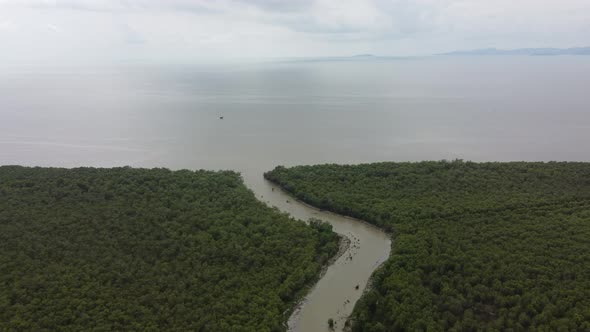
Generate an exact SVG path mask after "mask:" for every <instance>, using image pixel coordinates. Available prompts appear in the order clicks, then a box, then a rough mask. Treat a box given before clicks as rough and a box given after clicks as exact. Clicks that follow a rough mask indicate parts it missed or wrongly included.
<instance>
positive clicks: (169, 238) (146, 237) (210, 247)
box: [0, 166, 337, 331]
mask: <svg viewBox="0 0 590 332" xmlns="http://www.w3.org/2000/svg"><path fill="white" fill-rule="evenodd" d="M336 251H337V238H336V235H335V234H334V233H333V232H332V231H331V227H330V226H329V225H327V224H323V223H317V222H314V223H312V225H311V227H309V226H307V225H305V224H304V223H302V222H299V221H295V220H293V219H291V218H289V217H288V216H287V215H285V214H281V213H280V212H279V211H277V210H275V209H271V208H268V207H267V206H265V205H264V204H263V203H261V202H259V201H258V200H257V199H256V198H255V197H254V195H253V194H252V192H251V191H249V190H248V189H247V188H246V187H245V186H244V184H243V183H242V180H241V178H240V176H239V174H236V173H233V172H209V171H196V172H193V171H186V170H185V171H174V172H173V171H169V170H166V169H151V170H148V169H131V168H115V169H94V168H79V169H56V168H24V167H17V166H5V167H0V269H1V273H0V330H2V331H6V330H26V331H41V330H52V331H54V330H59V331H86V330H93V331H112V330H118V331H132V330H135V331H161V330H176V331H280V330H284V329H285V327H284V321H285V320H286V318H287V317H285V311H286V310H288V309H289V308H291V307H292V305H293V301H294V300H295V299H296V298H297V297H298V296H301V295H302V294H301V293H302V292H304V291H305V287H306V286H308V285H309V284H310V282H312V281H313V280H314V279H316V278H317V276H318V274H319V271H320V268H321V265H322V264H324V263H325V262H326V260H327V259H328V258H329V257H330V256H332V255H334V254H335V252H336Z"/></svg>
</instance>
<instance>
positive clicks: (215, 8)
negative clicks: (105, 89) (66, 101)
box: [0, 0, 590, 65]
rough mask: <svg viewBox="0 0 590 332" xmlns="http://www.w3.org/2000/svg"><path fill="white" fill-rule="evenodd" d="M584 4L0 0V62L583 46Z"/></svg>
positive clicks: (568, 0)
mask: <svg viewBox="0 0 590 332" xmlns="http://www.w3.org/2000/svg"><path fill="white" fill-rule="evenodd" d="M588 35H590V2H588V1H583V0H565V1H561V2H559V3H557V2H554V1H533V0H524V1H519V2H514V1H509V0H499V1H494V2H490V1H485V0H475V1H469V2H467V1H460V0H393V1H384V0H362V1H335V0H295V1H288V2H287V1H276V0H255V1H240V0H223V1H215V2H211V1H204V0H167V1H164V0H127V1H116V0H102V1H101V0H77V1H72V0H0V48H1V49H2V53H1V54H0V62H2V63H5V64H6V63H8V64H22V63H34V64H49V65H51V64H79V63H105V64H108V63H170V64H173V63H206V62H231V61H234V62H235V61H252V60H265V59H276V58H309V57H327V56H354V55H357V54H375V55H381V56H428V55H432V54H439V53H445V52H452V51H457V50H473V49H482V48H499V49H514V48H536V47H556V48H569V47H584V46H588V39H587V36H588Z"/></svg>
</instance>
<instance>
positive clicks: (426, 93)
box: [0, 57, 590, 170]
mask: <svg viewBox="0 0 590 332" xmlns="http://www.w3.org/2000/svg"><path fill="white" fill-rule="evenodd" d="M220 116H223V117H224V119H223V120H220V119H219V117H220ZM588 142H590V57H479V58H468V57H465V58H464V57H449V58H444V57H439V58H424V59H406V60H391V61H367V62H358V61H357V62H345V61H343V62H283V63H265V64H250V65H231V66H225V67H224V66H217V67H199V66H194V67H191V66H184V67H180V66H177V67H172V66H170V67H166V66H159V67H158V66H129V67H101V68H79V67H78V68H65V67H62V68H47V67H45V68H40V67H11V68H2V71H1V72H0V164H26V165H51V166H76V165H95V166H114V165H132V166H150V167H151V166H165V167H171V168H211V169H219V168H223V169H237V170H242V169H252V168H260V167H265V168H267V169H270V168H272V167H274V166H275V165H277V164H287V165H292V164H309V163H326V162H336V163H358V162H368V161H378V160H379V161H381V160H396V161H401V160H423V159H444V158H445V159H453V158H463V159H469V160H590V149H588V146H587V143H588Z"/></svg>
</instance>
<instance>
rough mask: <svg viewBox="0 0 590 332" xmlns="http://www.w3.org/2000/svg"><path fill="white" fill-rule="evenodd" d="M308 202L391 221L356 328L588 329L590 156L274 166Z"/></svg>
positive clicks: (274, 175) (277, 176)
mask: <svg viewBox="0 0 590 332" xmlns="http://www.w3.org/2000/svg"><path fill="white" fill-rule="evenodd" d="M265 176H266V177H267V178H268V179H270V180H272V181H274V182H276V183H277V184H279V185H281V186H282V187H283V188H285V189H286V190H287V191H289V192H291V193H292V194H293V195H295V196H296V197H297V198H299V199H301V200H303V201H305V202H307V203H310V204H312V205H315V206H317V207H320V208H323V209H327V210H331V211H334V212H337V213H341V214H345V215H349V216H353V217H357V218H360V219H363V220H366V221H368V222H370V223H373V224H375V225H377V226H379V227H382V228H384V229H386V230H388V231H391V232H392V234H393V237H394V240H393V242H392V253H391V257H390V259H389V260H388V261H387V262H386V263H385V264H384V266H383V267H382V268H380V269H379V270H378V271H376V273H375V275H374V277H373V278H374V283H373V285H374V287H373V288H372V289H371V290H370V291H369V292H368V293H366V294H365V295H364V296H363V297H362V298H361V300H360V301H359V302H358V303H357V305H356V307H355V310H354V313H353V317H352V319H353V323H354V324H353V329H354V330H355V331H420V330H429V331H447V330H450V331H474V330H489V331H500V330H508V329H512V330H516V331H519V330H529V329H537V330H540V331H550V330H551V331H554V330H555V331H557V330H559V331H587V330H590V240H589V239H590V164H589V163H566V162H550V163H540V162H509V163H499V162H493V163H473V162H463V161H460V160H457V161H452V162H448V161H440V162H419V163H394V162H386V163H374V164H362V165H332V164H330V165H317V166H297V167H292V168H285V167H280V166H279V167H277V168H275V169H274V170H273V171H271V172H268V173H266V174H265Z"/></svg>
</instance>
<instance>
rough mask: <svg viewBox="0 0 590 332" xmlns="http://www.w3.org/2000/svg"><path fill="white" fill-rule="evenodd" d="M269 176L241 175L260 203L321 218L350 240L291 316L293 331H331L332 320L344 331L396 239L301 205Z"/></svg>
mask: <svg viewBox="0 0 590 332" xmlns="http://www.w3.org/2000/svg"><path fill="white" fill-rule="evenodd" d="M264 171H267V170H260V172H259V173H255V172H252V173H250V172H242V176H243V177H244V181H245V182H246V185H247V186H248V187H249V188H250V189H252V190H253V191H254V193H255V194H256V196H257V197H258V198H259V199H260V200H261V201H264V202H266V203H267V204H268V205H270V206H276V207H277V208H278V209H280V210H281V211H283V212H287V213H289V214H290V215H291V216H293V217H294V218H297V219H301V220H308V219H310V218H318V219H321V220H324V221H327V222H329V223H330V224H331V225H332V227H333V229H334V231H335V232H336V233H338V234H340V235H343V236H346V237H347V238H348V239H349V240H350V245H349V247H348V249H347V250H346V251H345V252H344V253H343V254H342V255H341V256H340V257H339V258H338V259H337V260H336V261H335V262H334V263H333V264H332V265H330V266H329V267H328V269H327V271H326V273H325V274H324V275H323V277H322V278H321V279H320V280H319V281H318V283H317V284H316V285H315V286H314V287H313V288H312V289H311V291H310V292H309V293H308V294H307V296H306V297H305V299H304V300H303V301H302V303H301V305H300V307H299V308H298V309H296V310H295V312H294V313H293V314H292V315H291V317H290V318H289V322H288V324H289V331H296V332H321V331H330V329H329V327H328V319H329V318H332V319H334V321H335V328H334V330H335V331H342V329H343V327H344V323H345V321H346V318H347V317H348V316H349V315H350V313H351V312H352V309H353V308H354V305H355V303H356V301H357V300H358V299H359V298H360V296H361V295H362V293H363V290H364V289H365V287H366V285H367V282H368V280H369V278H370V276H371V274H372V273H373V271H374V270H375V269H376V268H377V267H379V265H381V263H383V262H384V261H385V260H386V259H387V258H388V257H389V251H390V247H391V240H390V238H389V236H388V235H387V234H386V233H385V232H383V231H381V230H380V229H378V228H377V227H374V226H372V225H369V224H367V223H364V222H362V221H359V220H355V219H352V218H347V217H344V216H341V215H338V214H335V213H331V212H327V211H320V210H318V209H316V208H313V207H311V206H309V205H306V204H304V203H301V202H299V201H296V200H295V199H293V198H292V197H291V196H289V195H288V194H287V193H285V192H284V191H282V190H281V189H279V188H278V187H277V186H276V185H274V184H273V183H271V182H269V181H267V180H265V179H264V178H263V177H262V173H263V172H264ZM273 189H274V190H273ZM357 286H358V289H357Z"/></svg>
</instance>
